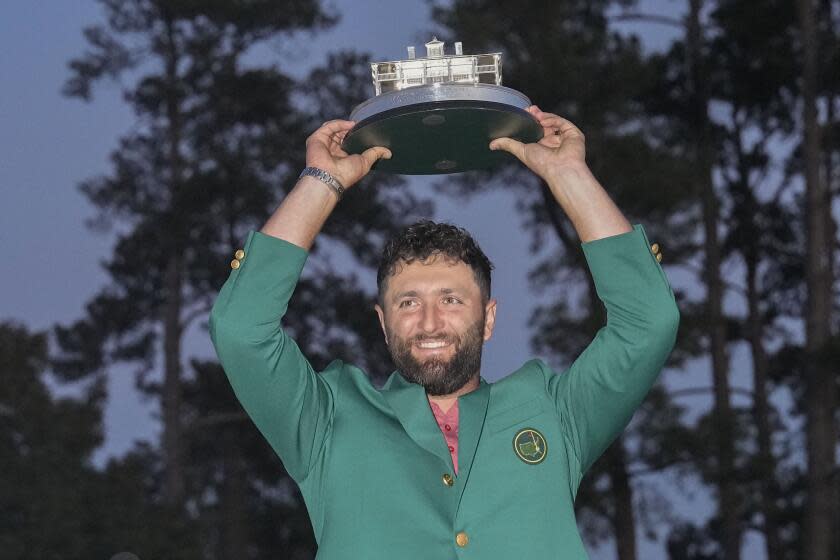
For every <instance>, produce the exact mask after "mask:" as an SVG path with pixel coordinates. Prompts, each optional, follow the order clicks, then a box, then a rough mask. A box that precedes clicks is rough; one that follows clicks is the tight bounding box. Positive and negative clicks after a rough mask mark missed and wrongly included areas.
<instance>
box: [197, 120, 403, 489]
mask: <svg viewBox="0 0 840 560" xmlns="http://www.w3.org/2000/svg"><path fill="white" fill-rule="evenodd" d="M352 125H353V123H352V122H349V121H330V122H328V123H326V124H324V125H323V126H322V127H321V128H319V129H318V130H317V131H315V133H314V134H313V135H312V136H310V137H309V139H308V140H307V145H306V146H307V151H306V162H307V165H308V166H312V167H317V168H318V169H320V170H322V171H325V172H326V173H328V174H329V176H330V177H332V178H334V179H335V180H337V181H340V183H341V186H340V188H350V187H351V186H352V185H353V184H354V183H356V182H357V181H358V180H359V179H360V178H361V177H363V176H364V175H365V174H366V173H367V172H368V171H369V170H370V167H371V165H372V164H373V162H375V161H376V159H378V158H379V157H382V156H388V155H389V153H388V152H387V150H385V149H384V148H372V149H371V150H368V151H367V152H365V153H364V154H362V155H356V156H348V155H347V154H346V153H344V152H343V151H341V148H340V147H339V144H340V142H341V138H343V136H344V134H346V132H347V131H348V130H349V129H350V128H351V127H352ZM326 178H327V180H329V177H326ZM338 199H339V196H338V195H337V193H336V191H335V190H333V187H332V186H330V185H329V184H327V183H325V182H322V181H321V180H319V179H316V178H314V177H304V178H302V179H301V180H300V181H298V183H297V185H295V187H294V189H293V190H292V191H291V192H290V193H289V195H288V196H286V198H285V199H284V200H283V202H282V204H281V205H280V207H279V208H278V209H277V211H276V212H275V213H274V214H273V215H272V216H271V218H270V219H269V220H268V222H267V223H266V224H265V226H264V227H263V228H262V231H260V232H251V233H250V234H249V235H248V239H247V240H246V242H245V244H244V246H243V249H242V252H241V253H237V255H236V256H237V259H236V262H235V263H234V266H235V268H234V269H233V270H232V271H231V274H230V277H229V278H228V280H227V282H225V284H224V286H223V287H222V290H221V292H220V293H219V296H218V298H217V299H216V302H215V304H214V305H213V309H212V311H211V312H210V336H211V338H212V340H213V345H214V346H215V348H216V353H217V354H218V356H219V361H220V362H221V364H222V366H223V368H224V370H225V373H226V374H227V376H228V379H229V380H230V383H231V386H232V387H233V390H234V392H235V393H236V396H237V398H238V399H239V401H240V402H241V403H242V406H243V407H244V408H245V410H246V411H247V413H248V415H249V416H250V417H251V419H252V420H253V421H254V423H255V424H256V426H257V428H259V430H260V431H261V432H262V434H263V435H264V436H265V438H266V439H267V440H268V442H269V443H270V444H271V446H272V447H273V448H274V450H275V451H276V452H277V454H278V455H279V456H280V458H281V459H282V460H283V464H284V465H285V467H286V470H287V471H288V472H289V474H290V475H291V476H292V477H293V478H294V479H295V480H297V481H301V480H303V479H304V478H305V477H306V475H307V474H308V473H309V470H310V466H311V464H312V460H313V458H314V457H315V456H316V455H317V453H318V451H319V450H320V449H321V448H322V445H323V442H324V441H325V437H326V435H327V434H328V432H329V429H330V425H331V421H332V411H333V402H334V389H333V387H332V386H331V384H330V383H329V381H328V379H329V378H330V375H329V374H330V372H329V371H327V372H324V375H319V374H316V373H315V371H314V370H313V368H312V365H311V364H310V363H309V361H308V360H307V359H306V357H305V356H304V355H303V353H302V352H301V351H300V349H299V348H298V346H297V344H296V343H295V341H294V340H292V338H291V337H289V336H288V335H287V334H286V332H285V331H284V330H283V327H282V319H283V317H284V315H285V313H286V309H287V307H288V302H289V299H290V298H291V296H292V293H293V292H294V289H295V286H296V285H297V282H298V280H299V278H300V274H301V271H302V270H303V265H304V263H305V261H306V258H307V255H308V253H307V251H308V249H309V248H310V247H311V246H312V242H313V240H314V238H315V236H316V235H317V234H318V232H319V231H320V230H321V227H322V226H323V224H324V222H325V221H326V219H327V217H328V216H329V214H330V212H332V210H333V208H335V205H336V203H337V202H338ZM338 367H340V365H338ZM329 369H330V368H328V370H329Z"/></svg>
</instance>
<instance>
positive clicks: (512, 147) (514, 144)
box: [490, 138, 525, 161]
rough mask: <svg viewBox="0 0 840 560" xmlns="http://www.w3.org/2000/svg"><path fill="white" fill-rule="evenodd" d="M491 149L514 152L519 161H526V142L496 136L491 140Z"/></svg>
mask: <svg viewBox="0 0 840 560" xmlns="http://www.w3.org/2000/svg"><path fill="white" fill-rule="evenodd" d="M490 149H491V150H504V151H505V152H508V153H509V154H513V155H514V156H516V157H517V158H518V159H519V161H524V159H523V158H524V157H525V144H523V143H522V142H519V141H517V140H514V139H513V138H496V139H495V140H493V141H492V142H490Z"/></svg>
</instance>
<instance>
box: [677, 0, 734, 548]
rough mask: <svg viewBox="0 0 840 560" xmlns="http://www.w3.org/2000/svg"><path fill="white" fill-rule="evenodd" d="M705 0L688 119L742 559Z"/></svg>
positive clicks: (695, 34)
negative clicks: (704, 63)
mask: <svg viewBox="0 0 840 560" xmlns="http://www.w3.org/2000/svg"><path fill="white" fill-rule="evenodd" d="M702 9H703V0H691V1H690V9H689V15H688V21H687V28H686V59H687V60H686V63H687V66H688V68H687V76H688V79H689V82H690V83H689V87H688V90H689V95H691V97H692V100H691V109H690V112H691V115H690V117H689V118H690V122H691V124H692V126H693V127H694V128H695V130H696V134H697V136H696V142H695V151H694V154H695V161H696V168H695V169H696V170H695V180H696V181H697V184H696V189H697V190H696V192H698V193H699V195H700V200H701V206H702V213H703V232H704V244H703V250H704V254H705V262H704V268H705V278H704V280H705V283H706V317H707V324H708V325H709V350H710V353H711V362H712V381H713V384H714V408H713V415H714V426H715V443H716V451H717V470H718V472H717V487H718V499H719V504H718V507H719V515H720V520H721V533H722V542H721V546H722V549H723V553H724V558H726V559H727V560H738V559H739V558H740V550H741V530H740V519H739V509H740V508H739V499H738V489H737V485H736V480H735V448H734V442H733V435H734V430H733V428H734V418H733V414H732V407H731V405H730V392H731V391H730V387H729V356H728V354H727V348H726V322H725V318H724V316H723V309H722V305H723V282H722V279H721V277H720V266H721V254H720V247H719V240H718V220H719V203H718V199H717V194H716V193H715V191H714V184H713V179H712V162H713V159H712V146H711V142H712V138H711V130H710V129H711V127H710V123H709V117H708V112H709V94H708V90H707V87H706V85H705V84H706V80H705V76H704V73H703V72H702V70H701V67H700V66H701V65H700V61H701V60H702V56H703V55H702V47H703V41H704V39H703V36H702V31H701V27H700V13H701V11H702Z"/></svg>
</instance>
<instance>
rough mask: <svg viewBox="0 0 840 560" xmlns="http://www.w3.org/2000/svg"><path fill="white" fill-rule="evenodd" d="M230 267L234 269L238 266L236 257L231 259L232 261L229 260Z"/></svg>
mask: <svg viewBox="0 0 840 560" xmlns="http://www.w3.org/2000/svg"><path fill="white" fill-rule="evenodd" d="M230 267H231V268H232V269H233V270H236V269H237V268H239V261H238V260H236V259H233V260H232V261H230Z"/></svg>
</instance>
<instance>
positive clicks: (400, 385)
mask: <svg viewBox="0 0 840 560" xmlns="http://www.w3.org/2000/svg"><path fill="white" fill-rule="evenodd" d="M382 395H383V396H384V397H385V400H386V401H387V402H388V404H389V405H390V406H391V408H392V409H393V411H394V413H395V414H396V415H397V418H398V419H399V421H400V423H401V424H402V426H403V428H404V429H405V431H406V433H407V434H408V436H409V437H410V438H411V439H413V440H414V441H415V442H416V443H417V444H418V445H419V446H420V447H422V448H423V449H425V450H426V451H428V452H429V453H432V454H433V455H435V456H437V457H439V458H440V460H441V461H443V462H444V463H446V464H447V465H449V467H450V468H451V467H452V456H451V455H450V454H449V449H448V448H447V447H446V441H445V440H444V439H443V434H441V432H440V427H439V426H438V424H437V421H436V420H435V416H434V414H433V413H432V409H431V408H430V407H429V401H428V399H427V398H426V391H425V389H423V387H421V386H420V385H418V384H416V383H409V382H408V381H406V380H405V378H403V376H402V375H400V373H399V372H396V371H395V372H394V373H392V374H391V377H389V378H388V381H387V382H385V385H384V386H383V387H382ZM459 438H460V434H459ZM459 445H460V441H459Z"/></svg>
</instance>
